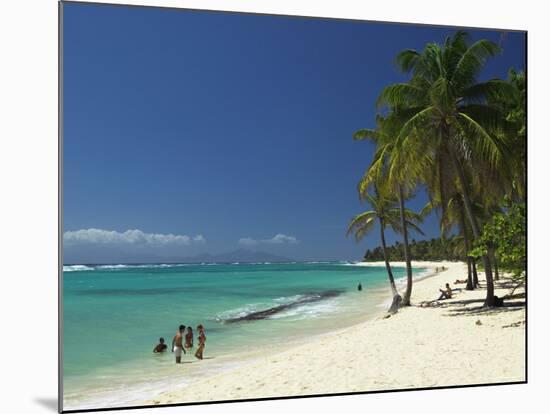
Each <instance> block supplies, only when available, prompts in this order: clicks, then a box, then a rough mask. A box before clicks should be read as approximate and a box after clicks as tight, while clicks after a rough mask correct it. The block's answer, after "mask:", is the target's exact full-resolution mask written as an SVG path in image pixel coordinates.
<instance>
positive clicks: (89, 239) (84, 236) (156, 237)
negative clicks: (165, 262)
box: [63, 229, 206, 246]
mask: <svg viewBox="0 0 550 414" xmlns="http://www.w3.org/2000/svg"><path fill="white" fill-rule="evenodd" d="M63 241H64V242H65V243H66V244H67V245H74V244H85V243H94V244H130V245H154V246H166V245H183V246H189V245H190V244H191V243H205V242H206V239H205V238H204V236H203V235H202V234H199V235H197V236H195V237H193V238H191V237H189V236H187V235H181V234H172V233H169V234H160V233H144V232H143V231H141V230H137V229H134V230H126V231H125V232H122V233H121V232H118V231H115V230H102V229H82V230H76V231H66V232H65V233H64V234H63Z"/></svg>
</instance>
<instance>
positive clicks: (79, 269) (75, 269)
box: [63, 265, 94, 272]
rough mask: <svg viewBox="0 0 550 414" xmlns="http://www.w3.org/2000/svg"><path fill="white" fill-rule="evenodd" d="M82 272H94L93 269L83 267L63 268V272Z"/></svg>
mask: <svg viewBox="0 0 550 414" xmlns="http://www.w3.org/2000/svg"><path fill="white" fill-rule="evenodd" d="M83 270H94V268H93V267H90V266H85V265H66V266H63V271H64V272H81V271H83Z"/></svg>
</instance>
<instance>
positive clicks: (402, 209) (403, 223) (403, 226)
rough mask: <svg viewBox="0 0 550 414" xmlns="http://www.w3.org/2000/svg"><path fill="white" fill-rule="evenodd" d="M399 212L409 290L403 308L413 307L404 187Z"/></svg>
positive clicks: (400, 193) (406, 291)
mask: <svg viewBox="0 0 550 414" xmlns="http://www.w3.org/2000/svg"><path fill="white" fill-rule="evenodd" d="M399 210H400V212H401V229H402V231H403V250H404V253H405V263H406V265H407V289H406V290H405V295H404V296H403V306H410V305H411V294H412V284H413V280H412V266H411V252H410V248H409V234H408V231H407V221H406V219H405V200H404V199H403V187H401V186H399Z"/></svg>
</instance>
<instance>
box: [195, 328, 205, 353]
mask: <svg viewBox="0 0 550 414" xmlns="http://www.w3.org/2000/svg"><path fill="white" fill-rule="evenodd" d="M197 331H198V332H199V346H198V347H197V351H196V352H195V357H196V358H197V359H202V353H203V352H204V344H205V343H206V335H205V334H204V327H203V326H202V325H199V326H197Z"/></svg>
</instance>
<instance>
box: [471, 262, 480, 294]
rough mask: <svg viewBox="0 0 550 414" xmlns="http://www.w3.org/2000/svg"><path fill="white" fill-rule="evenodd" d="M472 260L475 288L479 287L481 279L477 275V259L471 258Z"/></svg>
mask: <svg viewBox="0 0 550 414" xmlns="http://www.w3.org/2000/svg"><path fill="white" fill-rule="evenodd" d="M471 260H472V279H473V281H474V288H478V287H479V279H478V277H477V264H476V261H475V259H471Z"/></svg>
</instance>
